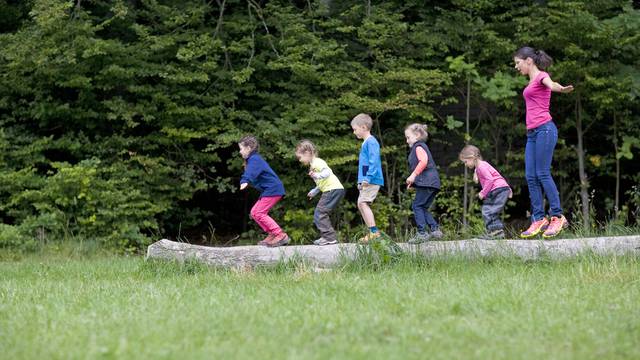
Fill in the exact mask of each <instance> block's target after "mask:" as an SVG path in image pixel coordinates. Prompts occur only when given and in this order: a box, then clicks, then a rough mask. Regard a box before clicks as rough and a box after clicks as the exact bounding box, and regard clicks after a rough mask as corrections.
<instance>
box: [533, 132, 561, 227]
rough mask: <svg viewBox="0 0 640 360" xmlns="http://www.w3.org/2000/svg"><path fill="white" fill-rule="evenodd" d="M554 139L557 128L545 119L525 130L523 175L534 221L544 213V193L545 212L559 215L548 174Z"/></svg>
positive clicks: (552, 182)
mask: <svg viewBox="0 0 640 360" xmlns="http://www.w3.org/2000/svg"><path fill="white" fill-rule="evenodd" d="M557 142H558V128H556V124H554V123H553V121H549V122H547V123H544V124H542V125H540V126H538V127H537V128H535V129H531V130H528V131H527V145H526V147H525V150H524V165H525V177H526V178H527V184H528V185H529V198H530V199H531V217H532V220H533V221H538V220H540V219H542V218H543V217H544V214H545V211H544V197H543V194H542V191H543V190H544V194H545V195H546V196H547V200H548V201H549V214H550V215H551V216H559V215H562V207H561V206H560V194H558V188H557V187H556V183H555V182H554V181H553V178H552V177H551V161H552V160H553V150H554V149H555V147H556V143H557Z"/></svg>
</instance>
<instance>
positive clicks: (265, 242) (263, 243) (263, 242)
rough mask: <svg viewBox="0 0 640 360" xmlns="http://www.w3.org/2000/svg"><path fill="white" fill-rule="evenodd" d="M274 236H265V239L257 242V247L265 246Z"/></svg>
mask: <svg viewBox="0 0 640 360" xmlns="http://www.w3.org/2000/svg"><path fill="white" fill-rule="evenodd" d="M274 236H275V235H273V234H267V237H266V238H264V239H262V240H260V241H258V245H262V246H267V244H269V243H270V242H271V241H272V240H273V237H274Z"/></svg>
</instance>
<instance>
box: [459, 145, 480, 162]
mask: <svg viewBox="0 0 640 360" xmlns="http://www.w3.org/2000/svg"><path fill="white" fill-rule="evenodd" d="M458 159H460V160H463V159H477V160H482V154H480V149H478V147H477V146H474V145H466V146H465V147H463V148H462V150H461V151H460V155H458Z"/></svg>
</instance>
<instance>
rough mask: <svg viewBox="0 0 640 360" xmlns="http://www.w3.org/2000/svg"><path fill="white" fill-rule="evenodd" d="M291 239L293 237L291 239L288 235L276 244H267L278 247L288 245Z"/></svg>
mask: <svg viewBox="0 0 640 360" xmlns="http://www.w3.org/2000/svg"><path fill="white" fill-rule="evenodd" d="M290 241H291V239H289V236H287V237H286V238H284V239H282V240H280V241H278V242H277V243H275V244H267V246H268V247H278V246H284V245H287V244H288V243H289V242H290Z"/></svg>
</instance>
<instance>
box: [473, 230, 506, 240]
mask: <svg viewBox="0 0 640 360" xmlns="http://www.w3.org/2000/svg"><path fill="white" fill-rule="evenodd" d="M478 239H482V240H498V239H504V230H503V229H498V230H493V231H487V233H486V234H482V235H480V236H478Z"/></svg>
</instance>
